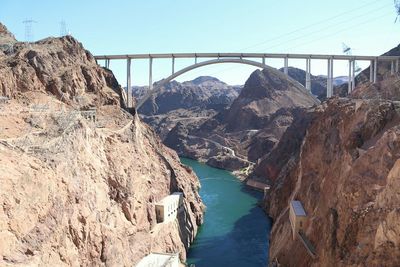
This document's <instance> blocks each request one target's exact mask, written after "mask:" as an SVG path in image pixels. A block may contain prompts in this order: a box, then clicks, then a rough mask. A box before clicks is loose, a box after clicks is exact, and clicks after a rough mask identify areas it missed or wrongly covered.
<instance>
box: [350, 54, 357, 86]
mask: <svg viewBox="0 0 400 267" xmlns="http://www.w3.org/2000/svg"><path fill="white" fill-rule="evenodd" d="M355 88H356V60H355V59H354V60H353V62H352V68H351V91H352V92H353V91H354V89H355Z"/></svg>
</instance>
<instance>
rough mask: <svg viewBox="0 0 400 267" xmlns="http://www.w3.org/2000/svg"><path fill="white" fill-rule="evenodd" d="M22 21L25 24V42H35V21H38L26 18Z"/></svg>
mask: <svg viewBox="0 0 400 267" xmlns="http://www.w3.org/2000/svg"><path fill="white" fill-rule="evenodd" d="M22 23H24V24H25V42H26V43H30V42H33V23H37V21H34V20H32V19H25V20H24V21H23V22H22Z"/></svg>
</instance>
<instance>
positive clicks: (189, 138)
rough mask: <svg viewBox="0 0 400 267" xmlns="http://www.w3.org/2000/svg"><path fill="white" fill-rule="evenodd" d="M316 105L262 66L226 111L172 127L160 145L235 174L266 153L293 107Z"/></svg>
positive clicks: (297, 86)
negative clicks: (203, 119) (193, 122)
mask: <svg viewBox="0 0 400 267" xmlns="http://www.w3.org/2000/svg"><path fill="white" fill-rule="evenodd" d="M318 103H319V101H318V100H317V99H316V98H315V97H313V96H312V95H311V94H310V93H308V92H307V90H306V89H305V88H304V87H303V86H302V85H301V84H300V83H298V82H296V81H295V80H293V79H287V76H286V75H284V74H283V73H282V72H280V71H278V70H276V69H274V68H271V67H267V68H265V69H263V70H256V71H254V72H253V73H252V74H251V76H250V77H249V79H248V80H247V81H246V84H245V86H244V87H243V89H242V91H241V92H240V95H239V96H238V97H237V98H236V99H235V101H234V102H233V103H232V105H231V106H230V107H229V109H226V110H224V111H221V112H219V113H218V114H217V115H215V116H214V117H212V118H210V119H207V120H205V121H204V122H202V123H201V122H200V123H197V124H187V125H184V124H181V123H180V124H177V125H176V126H175V127H174V128H173V129H172V130H171V131H170V132H169V134H168V135H167V137H166V138H165V140H164V143H165V144H166V145H167V146H169V147H171V148H173V149H175V150H176V151H177V152H178V154H180V155H184V156H187V157H191V158H195V159H199V160H202V161H206V162H207V163H208V164H209V165H212V166H216V167H219V168H224V169H229V170H238V169H240V168H243V167H245V166H248V165H249V164H250V163H249V161H251V162H255V161H257V160H258V159H259V158H261V157H263V156H264V155H265V154H268V153H269V151H271V150H272V149H273V147H274V146H275V145H276V144H277V142H278V141H279V139H280V137H281V136H282V134H283V133H284V131H285V130H286V128H287V127H288V126H289V125H290V124H291V122H292V120H293V116H294V114H297V113H298V112H299V111H298V109H301V108H307V107H310V106H313V105H315V104H318Z"/></svg>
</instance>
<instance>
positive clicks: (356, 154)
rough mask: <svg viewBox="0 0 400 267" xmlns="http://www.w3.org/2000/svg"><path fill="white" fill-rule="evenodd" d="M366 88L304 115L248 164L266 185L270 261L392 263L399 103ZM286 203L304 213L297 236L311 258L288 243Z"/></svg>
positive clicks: (396, 235) (399, 229)
mask: <svg viewBox="0 0 400 267" xmlns="http://www.w3.org/2000/svg"><path fill="white" fill-rule="evenodd" d="M390 84H391V85H390ZM394 84H396V81H393V80H392V81H382V82H381V83H379V84H377V85H376V86H373V88H374V89H375V88H376V87H377V88H381V89H382V90H383V88H390V87H392V86H394ZM370 90H372V89H371V88H364V89H363V88H358V89H357V90H356V91H355V92H354V97H355V96H357V98H358V99H355V98H353V99H341V98H333V99H330V100H329V101H327V102H325V103H323V104H322V105H320V106H318V107H316V108H314V109H311V110H309V111H307V112H306V114H303V115H302V116H300V117H299V118H298V119H296V120H295V121H294V123H293V124H292V125H291V126H290V127H289V128H288V130H287V131H286V133H285V134H284V135H283V137H282V138H281V140H280V142H279V144H278V145H277V146H276V148H275V149H274V150H273V151H272V152H271V153H270V154H269V155H268V157H266V158H265V159H263V160H262V161H261V162H260V163H259V164H258V166H256V168H255V172H256V173H255V175H257V176H263V177H264V178H265V179H268V181H269V182H270V183H271V185H272V187H271V190H270V191H269V192H268V194H267V197H266V199H265V203H264V204H265V207H266V210H267V212H268V214H269V215H270V216H271V217H272V218H273V220H274V226H273V228H272V232H271V239H270V240H271V241H270V254H269V255H270V261H271V262H272V261H274V262H276V261H277V262H279V263H280V264H281V265H282V266H399V265H400V224H399V218H400V212H399V209H398V202H399V201H400V196H399V194H398V192H399V190H400V180H399V177H400V161H399V158H400V138H399V137H400V105H399V104H398V102H396V101H391V100H387V99H389V98H387V99H386V100H385V99H383V98H381V99H376V98H374V96H375V95H374V94H371V93H370ZM394 91H396V90H394ZM389 95H390V96H392V95H391V93H388V96H389ZM371 96H373V97H371ZM291 200H299V201H301V203H302V204H303V206H304V209H305V211H306V214H307V223H306V224H305V225H304V228H303V233H304V235H305V236H306V237H307V239H309V241H310V242H311V244H312V245H313V246H314V247H315V251H316V257H314V258H313V257H311V256H310V255H309V254H308V253H307V250H306V249H305V247H304V246H303V243H302V242H301V241H300V240H299V238H295V239H294V240H293V238H292V228H291V224H290V221H289V203H290V201H291Z"/></svg>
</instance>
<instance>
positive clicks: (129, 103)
mask: <svg viewBox="0 0 400 267" xmlns="http://www.w3.org/2000/svg"><path fill="white" fill-rule="evenodd" d="M126 102H127V103H126V107H127V108H131V107H132V88H131V59H130V58H128V59H127V60H126Z"/></svg>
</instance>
